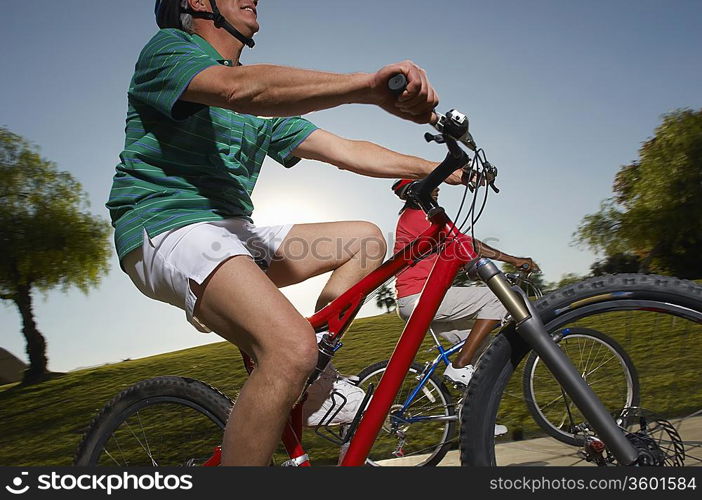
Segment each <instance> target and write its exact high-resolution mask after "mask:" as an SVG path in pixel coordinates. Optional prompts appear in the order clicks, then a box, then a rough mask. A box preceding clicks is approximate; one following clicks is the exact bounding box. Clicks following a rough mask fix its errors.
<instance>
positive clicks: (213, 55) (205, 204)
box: [107, 0, 461, 465]
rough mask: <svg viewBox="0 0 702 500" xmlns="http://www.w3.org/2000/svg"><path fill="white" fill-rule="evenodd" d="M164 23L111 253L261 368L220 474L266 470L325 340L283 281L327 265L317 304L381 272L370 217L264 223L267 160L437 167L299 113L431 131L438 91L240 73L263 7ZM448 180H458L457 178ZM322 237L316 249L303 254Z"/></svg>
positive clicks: (116, 210) (425, 84) (142, 81)
mask: <svg viewBox="0 0 702 500" xmlns="http://www.w3.org/2000/svg"><path fill="white" fill-rule="evenodd" d="M156 16H157V21H158V25H159V27H160V28H161V29H160V31H158V32H157V33H156V35H155V36H154V37H153V38H152V39H151V40H150V41H149V42H148V43H147V44H146V46H145V47H144V48H143V50H142V52H141V54H140V56H139V59H138V61H137V64H136V67H135V72H134V76H133V78H132V81H131V84H130V87H129V92H128V104H129V105H128V112H127V123H126V139H125V147H124V150H123V151H122V154H121V155H120V163H119V164H118V165H117V172H116V174H115V176H114V180H113V186H112V190H111V193H110V199H109V201H108V203H107V207H108V208H109V210H110V215H111V218H112V224H113V226H114V227H115V244H116V248H117V253H118V256H119V259H120V264H121V267H122V268H123V270H124V271H125V272H126V273H127V274H128V275H129V276H130V278H131V279H132V281H133V282H134V284H135V285H136V286H137V288H138V289H139V290H140V291H141V292H142V293H144V294H145V295H147V296H148V297H150V298H153V299H155V300H159V301H162V302H166V303H169V304H172V305H175V306H177V307H180V308H181V309H183V310H185V313H186V317H187V319H188V321H189V322H191V323H192V324H193V325H194V326H195V328H197V329H198V330H200V331H203V332H206V331H210V330H212V331H215V332H216V333H217V334H218V335H220V336H222V337H223V338H225V339H226V340H228V341H230V342H232V343H233V344H235V345H237V346H238V347H239V348H240V349H241V350H242V351H244V352H245V353H247V354H248V355H249V356H251V358H252V359H253V360H254V361H255V363H256V368H255V370H254V371H253V373H252V374H251V376H250V377H249V379H248V380H247V381H246V383H245V384H244V386H243V387H242V389H241V391H240V394H239V397H238V399H237V402H236V405H235V406H234V408H233V410H232V413H231V417H230V418H229V421H228V423H227V426H226V429H225V432H224V438H223V446H222V465H267V464H268V463H269V460H270V457H271V455H272V454H273V451H274V449H275V447H276V445H277V443H278V441H279V439H280V435H281V431H282V429H283V426H284V424H285V422H286V420H287V418H288V415H289V411H290V409H291V407H292V406H293V404H294V403H295V402H296V401H297V400H298V398H299V397H300V394H301V392H302V390H303V388H304V386H305V382H306V381H307V379H308V377H309V375H310V373H311V372H312V370H313V369H314V367H315V365H316V362H317V356H318V350H317V343H316V338H315V332H314V331H313V329H312V328H311V326H310V324H309V323H308V322H307V320H306V319H305V318H304V317H303V316H302V315H301V314H300V313H299V312H298V311H297V310H296V309H295V308H294V307H293V306H292V304H291V303H290V302H289V301H288V300H287V298H286V297H285V296H284V295H283V294H282V293H281V292H280V291H279V288H280V287H284V286H288V285H292V284H294V283H299V282H301V281H304V280H306V279H307V278H310V277H312V276H317V275H320V274H323V273H326V272H329V271H332V274H331V277H330V278H329V280H328V282H327V283H326V285H325V286H324V288H323V290H322V292H321V294H320V296H319V299H318V300H317V308H318V309H319V308H321V307H323V306H324V305H326V304H327V303H329V302H330V301H331V300H333V299H334V298H336V297H337V296H338V295H339V294H340V293H341V292H343V291H344V290H345V289H346V288H348V287H349V286H350V285H351V284H353V283H355V282H356V281H357V280H359V279H360V278H362V277H363V276H365V275H366V274H368V273H369V272H370V271H371V270H373V269H374V268H376V267H377V266H378V265H379V264H380V263H381V262H382V260H383V259H384V257H385V253H386V244H385V241H384V239H383V237H382V234H381V232H380V230H379V229H378V228H377V227H376V226H375V225H373V224H371V223H368V222H361V221H353V222H332V223H319V224H295V225H279V226H272V227H259V226H255V225H254V224H253V221H252V219H251V215H252V213H253V205H252V203H251V192H252V190H253V188H254V185H255V182H256V179H257V177H258V173H259V171H260V168H261V165H262V163H263V160H264V158H265V156H266V155H267V156H270V157H272V158H273V159H274V160H276V161H277V162H279V163H281V164H282V165H284V166H285V167H292V166H293V165H294V164H295V163H297V161H299V159H300V158H306V159H312V160H318V161H322V162H325V163H329V164H331V165H335V166H336V167H339V168H341V169H344V170H349V171H352V172H355V173H358V174H361V175H366V176H370V177H381V178H392V177H403V178H420V177H423V176H425V175H427V174H428V173H429V172H430V171H431V170H432V169H433V168H434V167H435V166H436V163H434V162H430V161H427V160H423V159H421V158H417V157H413V156H407V155H402V154H399V153H396V152H393V151H390V150H387V149H385V148H382V147H380V146H378V145H375V144H373V143H370V142H364V141H352V140H348V139H344V138H341V137H338V136H336V135H334V134H331V133H329V132H327V131H324V130H321V129H319V128H317V127H316V126H315V125H313V124H312V123H310V122H309V121H307V120H305V119H303V118H300V117H299V116H297V115H301V114H305V113H308V112H311V111H316V110H322V109H328V108H332V107H336V106H339V105H342V104H347V103H361V104H373V105H376V106H378V107H380V108H382V109H384V110H386V111H388V112H390V113H392V114H394V115H396V116H398V117H400V118H402V119H405V120H410V121H413V122H416V123H427V122H429V121H430V119H431V118H432V110H433V109H434V108H435V106H436V105H437V103H438V96H437V94H436V92H435V91H434V89H433V88H432V86H431V85H430V83H429V81H428V79H427V76H426V73H425V72H424V70H422V69H421V68H420V67H418V66H417V65H416V64H414V63H412V62H410V61H405V62H401V63H396V64H390V65H388V66H385V67H384V68H382V69H380V70H379V71H377V72H375V73H371V74H365V73H353V74H334V73H324V72H317V71H308V70H301V69H296V68H290V67H282V66H273V65H251V66H243V65H241V64H240V56H241V53H242V50H243V48H244V46H249V47H253V40H252V37H253V35H254V34H255V33H256V32H258V30H259V22H258V2H257V0H216V1H215V0H157V2H156ZM397 73H403V74H404V75H405V76H406V77H407V80H408V85H407V88H406V90H405V91H404V92H403V93H402V95H400V96H399V97H397V96H395V95H393V94H392V93H390V92H389V91H388V90H387V81H388V79H389V78H390V77H391V76H392V75H394V74H397ZM264 117H268V118H264ZM447 182H448V183H450V184H459V183H460V182H461V175H460V171H457V172H455V173H454V174H452V176H451V177H449V179H448V180H447ZM313 242H314V248H315V250H316V251H315V252H314V255H312V254H310V253H307V254H304V255H302V257H301V256H300V255H301V252H300V249H301V248H310V246H311V244H312V243H313ZM340 249H343V253H340V252H341V250H340ZM215 250H216V251H215Z"/></svg>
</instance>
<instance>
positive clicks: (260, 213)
mask: <svg viewBox="0 0 702 500" xmlns="http://www.w3.org/2000/svg"><path fill="white" fill-rule="evenodd" d="M253 202H254V211H253V215H252V217H251V218H252V219H253V220H254V223H255V224H256V225H257V226H271V225H275V224H288V223H290V224H301V223H305V222H326V221H332V220H335V219H334V217H333V214H332V213H330V211H329V209H328V207H324V206H322V204H321V203H320V202H318V201H316V200H314V199H312V198H310V197H309V196H304V195H300V196H298V195H295V196H293V195H291V194H283V195H275V196H273V195H272V194H268V195H266V196H260V197H255V196H254V199H253Z"/></svg>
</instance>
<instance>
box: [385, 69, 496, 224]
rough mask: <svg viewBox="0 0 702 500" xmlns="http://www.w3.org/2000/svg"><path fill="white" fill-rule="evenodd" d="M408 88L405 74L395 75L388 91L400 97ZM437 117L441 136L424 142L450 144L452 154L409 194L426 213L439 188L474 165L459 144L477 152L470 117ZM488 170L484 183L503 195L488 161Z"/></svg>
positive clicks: (452, 112)
mask: <svg viewBox="0 0 702 500" xmlns="http://www.w3.org/2000/svg"><path fill="white" fill-rule="evenodd" d="M406 88H407V77H405V75H404V74H402V73H398V74H396V75H393V76H392V77H391V78H390V79H389V80H388V90H389V91H390V92H391V93H393V94H394V95H396V96H399V95H400V94H402V92H404V91H405V89H406ZM434 115H435V116H436V117H437V120H436V122H435V123H433V124H432V125H433V126H434V128H435V129H436V130H437V131H439V134H438V135H432V134H430V133H426V134H425V136H424V138H425V139H426V140H427V142H431V141H436V142H437V143H440V144H446V146H447V147H448V149H449V153H448V154H447V155H446V158H444V161H442V162H441V163H440V164H439V165H438V166H437V167H436V168H435V169H434V170H433V171H432V172H431V173H430V174H429V175H428V176H427V177H425V178H424V179H422V180H420V181H415V182H414V183H413V184H412V185H411V186H410V187H409V189H408V191H407V194H408V196H409V197H412V198H414V199H415V201H416V202H417V203H418V204H419V206H420V207H422V208H423V209H424V210H425V211H428V210H429V209H431V208H433V207H435V206H436V204H435V203H434V201H433V199H432V198H431V193H432V191H434V189H436V188H437V187H439V185H440V184H441V183H442V182H444V181H445V180H446V179H447V178H448V177H449V176H450V175H451V174H452V173H453V172H455V171H456V170H458V169H459V168H463V167H465V166H466V165H467V164H468V163H469V162H470V157H469V156H468V154H467V153H466V152H465V151H464V150H463V148H461V147H460V146H459V145H458V142H460V143H461V144H463V145H465V146H466V147H467V148H468V149H470V150H472V151H476V150H477V146H476V144H475V141H474V140H473V137H472V136H471V134H470V132H469V131H468V117H466V115H464V114H463V113H461V112H459V111H457V110H455V109H452V110H450V111H449V112H448V113H446V114H445V115H440V114H438V113H434ZM476 154H477V153H476ZM483 156H484V155H483ZM484 166H485V171H484V172H483V175H484V176H483V177H481V179H482V180H484V181H485V183H486V184H488V185H489V186H490V187H491V188H492V190H493V191H495V192H496V193H499V191H500V190H499V189H498V188H497V187H496V186H495V184H494V181H495V177H496V176H497V169H496V168H495V167H493V166H492V165H490V163H488V162H487V160H486V161H485V162H484ZM470 181H471V179H470V177H469V182H470ZM469 187H470V186H469ZM471 191H472V189H471Z"/></svg>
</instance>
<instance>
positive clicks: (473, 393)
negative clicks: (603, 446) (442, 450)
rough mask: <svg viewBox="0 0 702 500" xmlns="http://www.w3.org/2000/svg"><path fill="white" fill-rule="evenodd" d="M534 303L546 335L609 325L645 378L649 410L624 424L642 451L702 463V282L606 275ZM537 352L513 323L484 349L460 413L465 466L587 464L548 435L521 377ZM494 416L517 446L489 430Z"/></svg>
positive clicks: (625, 416) (628, 416) (630, 412)
mask: <svg viewBox="0 0 702 500" xmlns="http://www.w3.org/2000/svg"><path fill="white" fill-rule="evenodd" d="M534 305H535V307H536V310H537V311H538V312H539V314H540V316H541V319H542V320H543V322H544V324H545V325H546V328H547V330H548V331H557V330H559V329H563V328H575V327H578V328H580V327H582V328H593V329H597V330H601V331H606V332H607V334H608V335H609V336H610V337H612V338H614V339H615V340H616V341H617V342H618V343H619V344H621V345H622V347H623V348H624V350H625V351H626V352H627V353H628V355H629V356H630V358H631V360H632V362H633V364H634V365H635V366H636V368H637V372H638V376H639V381H640V406H641V408H634V409H631V408H628V409H622V411H621V414H620V415H619V418H618V422H619V423H620V425H621V426H622V427H623V428H625V429H626V430H627V431H628V433H629V437H630V440H632V442H634V441H635V442H636V445H637V447H639V449H641V447H644V448H645V447H648V448H649V449H650V450H653V451H654V452H655V453H656V454H657V456H659V457H661V460H660V461H659V462H660V463H663V462H664V463H666V464H684V465H701V464H702V447H701V445H700V441H701V440H700V429H701V427H700V426H701V425H702V391H700V390H699V388H700V387H702V371H701V370H700V369H699V367H700V366H702V342H700V340H702V286H700V285H697V284H695V283H692V282H690V281H684V280H679V279H677V278H671V277H663V276H653V275H636V274H634V275H631V274H629V275H627V274H623V275H613V276H604V277H598V278H592V279H588V280H586V281H583V282H581V283H576V284H574V285H572V286H568V287H565V288H563V289H561V290H558V291H556V292H553V293H551V294H549V295H547V296H546V297H544V298H543V299H541V300H539V301H537V302H535V303H534ZM529 351H530V349H529V346H528V345H527V344H526V342H524V341H523V340H522V339H521V338H520V337H519V335H518V334H517V333H516V331H515V329H514V327H507V328H505V329H503V331H502V332H501V333H500V334H499V335H498V336H497V337H496V339H495V340H494V341H493V343H492V344H491V346H490V347H489V349H488V350H487V351H486V352H485V353H484V354H483V357H482V359H481V360H480V362H479V364H478V367H477V370H476V372H475V374H474V375H473V379H472V380H471V383H470V386H469V387H468V391H467V396H466V398H465V401H464V405H463V409H462V422H461V462H462V463H463V464H465V465H576V464H578V465H579V464H584V463H585V462H584V461H583V458H582V455H581V454H580V453H579V450H578V447H576V446H568V445H565V444H563V443H559V442H557V441H556V440H553V439H552V438H550V437H548V438H544V437H542V436H543V432H542V431H541V429H540V428H538V426H536V424H534V423H533V421H532V419H531V418H530V415H529V412H528V410H527V408H526V405H525V404H524V400H523V395H522V391H521V376H520V375H521V373H520V370H521V369H522V367H520V363H521V362H522V361H523V359H524V358H525V356H526V355H527V354H528V353H529ZM513 375H516V376H513ZM606 390H607V388H606V387H600V388H597V391H596V393H597V394H598V396H599V397H600V399H606ZM496 420H498V421H499V422H500V423H504V424H506V425H508V427H510V428H511V430H512V433H513V435H512V438H513V440H512V441H511V442H508V441H507V440H506V439H505V438H498V439H496V438H494V437H493V435H492V432H489V431H491V430H492V426H494V424H495V421H496ZM584 432H591V430H590V431H589V430H588V429H587V428H584ZM517 439H519V441H517ZM609 455H610V454H609V453H607V452H606V451H605V454H604V455H603V456H606V457H609ZM608 460H609V461H610V462H614V459H612V458H608ZM657 461H658V460H657Z"/></svg>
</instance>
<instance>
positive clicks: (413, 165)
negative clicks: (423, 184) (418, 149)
mask: <svg viewBox="0 0 702 500" xmlns="http://www.w3.org/2000/svg"><path fill="white" fill-rule="evenodd" d="M293 155H295V156H297V157H298V158H307V159H309V160H318V161H322V162H325V163H330V164H332V165H334V166H336V167H338V168H340V169H342V170H348V171H350V172H355V173H357V174H361V175H365V176H368V177H385V178H394V177H399V178H403V179H418V178H421V177H425V176H427V175H428V174H429V173H430V172H431V171H432V170H434V168H436V166H437V165H438V164H437V163H436V162H432V161H428V160H424V159H422V158H418V157H416V156H409V155H404V154H401V153H397V152H395V151H391V150H390V149H386V148H384V147H382V146H378V145H377V144H373V143H372V142H367V141H353V140H350V139H345V138H343V137H339V136H337V135H334V134H332V133H330V132H327V131H326V130H321V129H318V130H315V131H314V132H312V133H311V134H310V135H309V137H307V139H305V140H304V141H302V143H300V145H299V146H298V147H297V148H295V150H294V151H293ZM446 182H447V183H449V184H460V183H461V170H460V169H459V170H457V171H456V172H454V173H453V174H452V175H451V177H449V178H448V179H446Z"/></svg>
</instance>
